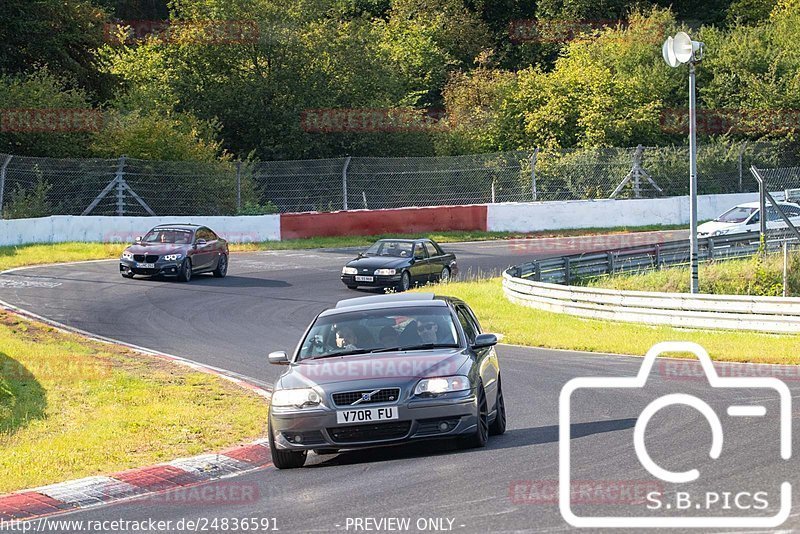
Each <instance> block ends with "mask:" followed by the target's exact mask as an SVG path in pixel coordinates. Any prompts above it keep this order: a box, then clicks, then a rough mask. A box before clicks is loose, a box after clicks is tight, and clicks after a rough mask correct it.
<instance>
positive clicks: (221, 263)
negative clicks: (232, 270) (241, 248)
mask: <svg viewBox="0 0 800 534" xmlns="http://www.w3.org/2000/svg"><path fill="white" fill-rule="evenodd" d="M226 274H228V256H227V255H225V254H220V256H219V259H218V260H217V268H216V269H214V277H215V278H225V275H226Z"/></svg>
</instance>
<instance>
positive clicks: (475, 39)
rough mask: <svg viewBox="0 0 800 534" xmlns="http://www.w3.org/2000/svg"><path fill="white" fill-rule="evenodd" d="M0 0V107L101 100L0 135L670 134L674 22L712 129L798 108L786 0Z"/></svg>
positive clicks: (742, 132) (247, 140) (400, 148)
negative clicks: (732, 116) (33, 127)
mask: <svg viewBox="0 0 800 534" xmlns="http://www.w3.org/2000/svg"><path fill="white" fill-rule="evenodd" d="M6 4H7V5H6V6H5V7H6V9H4V18H3V20H2V21H0V38H2V41H3V47H2V50H0V109H2V110H13V109H92V110H99V111H100V112H102V116H103V117H104V119H103V121H102V124H100V125H99V126H98V127H97V128H93V129H83V130H81V129H78V131H58V132H46V131H45V132H42V131H19V130H18V129H16V130H15V129H14V128H12V127H9V126H8V117H7V116H6V115H5V114H4V115H3V116H0V121H3V122H4V124H0V126H2V127H0V152H10V153H15V154H23V155H41V156H55V157H65V156H85V157H89V156H93V157H94V156H99V157H114V156H117V155H120V154H126V155H127V156H129V157H133V158H141V159H192V160H198V161H210V160H215V159H222V160H230V159H233V158H235V159H242V160H245V159H249V160H252V159H297V158H320V157H333V156H342V155H345V154H351V155H400V156H404V155H434V154H459V153H470V152H481V151H494V150H513V149H518V148H530V147H532V146H542V147H549V148H556V147H562V148H570V147H583V148H591V147H607V146H635V145H637V144H644V145H651V146H652V145H668V144H681V143H683V142H684V137H685V136H684V135H683V133H682V132H680V131H675V130H672V129H669V128H665V127H664V116H665V113H672V112H675V111H671V110H681V109H683V108H685V107H686V76H687V72H686V70H687V69H685V68H683V69H670V68H668V67H667V66H666V65H665V64H664V63H663V61H662V59H661V55H660V45H661V42H662V41H663V39H664V37H665V36H666V35H668V34H672V33H674V32H675V31H677V30H679V29H685V30H687V31H690V33H691V35H692V36H693V37H695V38H697V39H699V40H702V41H704V42H705V43H706V59H705V60H704V61H703V63H702V64H701V66H700V67H699V80H698V86H699V90H700V95H699V101H700V106H701V107H702V108H703V109H709V108H711V109H717V110H740V111H737V113H738V115H737V117H744V118H740V120H741V121H743V122H744V123H746V124H744V125H743V124H739V123H737V124H736V127H734V128H732V129H730V128H729V130H730V131H722V130H719V129H716V130H714V131H709V132H707V133H708V134H709V135H714V136H717V135H725V136H726V137H729V138H734V139H754V138H761V137H771V138H779V139H781V140H783V141H789V142H790V143H792V142H794V140H795V134H796V130H797V124H796V123H797V117H796V116H794V119H793V120H792V119H791V117H790V119H789V120H776V119H775V118H774V117H775V116H776V115H777V116H781V115H785V114H790V112H791V111H792V110H797V109H800V2H798V1H797V0H777V2H776V0H710V1H708V2H703V9H702V10H700V9H695V7H696V6H695V5H694V4H696V3H694V2H690V1H689V0H681V1H678V2H673V1H669V2H667V1H666V0H655V1H649V2H648V1H639V0H636V1H634V0H611V1H606V2H595V1H590V0H570V1H564V0H168V1H167V0H147V1H141V0H139V1H136V0H37V1H36V2H31V1H29V0H8V2H6ZM159 21H160V22H159ZM331 109H332V110H339V115H338V117H339V118H338V119H336V120H332V121H331V119H330V118H329V117H328V118H325V117H326V115H325V110H331ZM343 110H344V111H343ZM741 110H744V111H741ZM764 116H768V117H769V119H768V120H764V119H763V117H764ZM309 117H316V118H315V119H314V120H316V121H317V122H313V121H311V122H309ZM319 117H322V119H319ZM398 117H400V118H398ZM784 119H785V118H784ZM320 120H321V121H322V122H319V121H320ZM325 121H328V122H325ZM776 122H777V126H776V125H775V124H776Z"/></svg>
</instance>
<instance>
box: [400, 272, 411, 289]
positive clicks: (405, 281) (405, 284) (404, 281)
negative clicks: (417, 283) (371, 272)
mask: <svg viewBox="0 0 800 534" xmlns="http://www.w3.org/2000/svg"><path fill="white" fill-rule="evenodd" d="M410 288H411V275H410V274H408V271H403V274H402V276H400V284H399V285H398V286H397V290H398V291H408V290H409V289H410Z"/></svg>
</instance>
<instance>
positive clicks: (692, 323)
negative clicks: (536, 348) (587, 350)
mask: <svg viewBox="0 0 800 534" xmlns="http://www.w3.org/2000/svg"><path fill="white" fill-rule="evenodd" d="M503 292H504V293H505V296H506V298H507V299H508V300H510V301H511V302H514V303H517V304H521V305H523V306H528V307H531V308H537V309H540V310H546V311H552V312H557V313H566V314H569V315H577V316H579V317H586V318H591V319H606V320H614V321H626V322H634V323H646V324H657V325H669V326H676V327H686V328H718V329H727V330H752V331H759V332H773V333H789V332H800V298H783V297H751V296H742V295H692V294H689V293H655V292H645V291H618V290H613V289H602V288H590V287H581V286H564V285H559V284H550V283H545V282H535V281H532V280H526V279H524V278H517V277H514V276H512V275H511V274H510V273H509V272H508V271H506V272H505V273H503Z"/></svg>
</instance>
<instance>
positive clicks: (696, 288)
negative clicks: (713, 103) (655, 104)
mask: <svg viewBox="0 0 800 534" xmlns="http://www.w3.org/2000/svg"><path fill="white" fill-rule="evenodd" d="M692 56H694V54H693V55H692ZM696 107H697V102H696V100H695V72H694V57H692V60H691V61H689V246H690V249H691V250H690V252H689V263H690V264H691V270H692V280H691V292H692V293H699V292H700V280H699V276H698V272H697V257H698V253H699V249H698V246H697V124H696V112H697V110H696Z"/></svg>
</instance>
